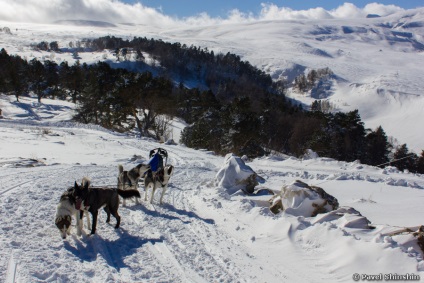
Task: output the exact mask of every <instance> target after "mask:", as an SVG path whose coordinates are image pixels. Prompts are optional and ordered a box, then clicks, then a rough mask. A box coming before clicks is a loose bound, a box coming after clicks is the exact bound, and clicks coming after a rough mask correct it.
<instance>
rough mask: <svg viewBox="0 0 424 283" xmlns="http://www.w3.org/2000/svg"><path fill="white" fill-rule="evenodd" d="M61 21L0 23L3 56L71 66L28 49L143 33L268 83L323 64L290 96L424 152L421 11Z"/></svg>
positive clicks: (61, 56)
mask: <svg viewBox="0 0 424 283" xmlns="http://www.w3.org/2000/svg"><path fill="white" fill-rule="evenodd" d="M62 23H63V22H62ZM66 23H67V25H58V24H55V25H42V24H23V23H10V22H3V23H0V26H7V27H9V28H10V30H11V32H12V34H5V33H2V34H1V37H0V45H1V46H2V47H4V48H5V49H6V50H7V51H8V52H9V53H12V54H13V53H14V54H20V55H23V56H26V57H27V58H28V59H31V58H34V57H37V58H42V59H43V58H44V59H52V60H56V61H58V62H60V61H64V60H66V61H69V62H70V63H72V62H74V61H75V58H73V57H72V56H71V55H72V54H71V53H58V54H51V53H46V52H38V51H33V50H31V48H30V47H29V46H30V44H33V43H38V42H40V41H42V40H45V41H53V40H54V41H58V42H59V45H60V46H62V47H68V44H69V42H75V41H81V40H83V39H84V38H95V37H100V36H105V35H114V36H117V37H123V38H132V37H134V36H142V37H144V36H146V37H147V38H149V37H153V38H157V39H162V40H164V41H170V42H181V43H183V44H186V45H191V44H193V45H196V46H201V47H207V48H208V49H209V50H213V51H214V52H215V53H216V52H222V53H224V54H225V53H227V52H231V53H235V54H238V55H240V56H241V57H242V59H243V60H247V61H249V62H250V63H251V64H253V65H254V66H257V67H258V68H260V69H262V70H264V71H265V72H267V73H269V74H270V75H271V76H272V78H273V79H275V80H278V79H284V80H287V81H288V82H289V83H291V82H293V80H294V78H295V77H296V76H298V75H300V74H303V73H307V72H308V71H309V70H311V69H320V68H325V67H328V68H330V69H331V70H332V71H333V72H334V76H333V77H332V78H331V79H330V80H329V81H327V82H326V85H325V88H324V92H323V93H321V94H320V95H319V96H317V95H314V93H299V92H297V91H295V90H294V89H291V88H290V89H289V90H288V96H290V97H292V98H294V99H296V100H298V101H300V102H302V103H303V104H304V105H305V106H309V105H310V104H311V103H312V102H313V101H314V100H315V99H317V98H321V99H327V100H329V102H331V104H332V105H334V107H335V109H336V110H340V111H350V110H354V109H358V110H359V113H360V115H361V117H362V119H363V121H364V122H365V126H366V127H367V128H371V129H375V128H376V127H378V126H379V125H381V126H383V128H384V130H385V131H386V133H387V134H388V135H389V136H393V137H395V138H396V139H397V140H398V141H399V143H401V144H402V143H407V144H408V147H409V149H410V150H412V151H415V152H416V153H418V154H419V153H421V150H422V149H424V144H423V142H422V140H423V134H422V129H421V128H422V126H421V125H420V123H419V121H423V120H424V111H422V110H423V109H424V94H423V89H424V80H423V79H422V66H423V65H424V53H423V51H424V29H423V27H424V8H420V9H415V10H408V11H402V12H398V13H395V14H392V15H389V16H377V15H373V16H368V17H363V18H352V19H339V18H326V19H316V20H314V19H296V20H278V21H277V20H272V21H265V20H256V21H254V20H252V21H248V20H246V21H245V22H243V23H226V24H224V23H222V24H216V25H209V26H193V25H191V26H188V25H180V26H175V28H169V27H168V28H160V27H158V26H157V25H155V26H154V27H153V26H148V25H138V24H119V23H113V24H108V23H104V22H94V21H93V22H92V21H66ZM69 24H72V25H69ZM81 24H84V25H83V26H81ZM86 24H87V25H89V26H86ZM51 56H53V57H51ZM79 58H80V61H83V62H88V63H90V62H96V61H99V60H110V59H111V58H113V57H112V56H110V54H104V53H101V54H100V53H91V52H89V53H83V52H80V53H79ZM122 66H124V64H123V65H122ZM192 84H193V85H195V82H193V83H192Z"/></svg>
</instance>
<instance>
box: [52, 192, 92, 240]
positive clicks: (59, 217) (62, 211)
mask: <svg viewBox="0 0 424 283" xmlns="http://www.w3.org/2000/svg"><path fill="white" fill-rule="evenodd" d="M73 190H74V188H69V189H68V190H67V191H65V192H64V193H63V194H62V195H61V196H60V201H59V204H58V205H57V207H56V216H55V224H56V227H57V228H58V229H59V231H60V236H61V237H62V239H66V236H67V235H70V234H71V224H72V216H75V219H76V222H77V225H76V227H77V235H78V236H81V234H82V226H83V222H82V220H81V217H80V213H79V211H78V210H77V209H76V208H75V198H74V197H73ZM90 226H91V224H90V218H89V217H87V227H90Z"/></svg>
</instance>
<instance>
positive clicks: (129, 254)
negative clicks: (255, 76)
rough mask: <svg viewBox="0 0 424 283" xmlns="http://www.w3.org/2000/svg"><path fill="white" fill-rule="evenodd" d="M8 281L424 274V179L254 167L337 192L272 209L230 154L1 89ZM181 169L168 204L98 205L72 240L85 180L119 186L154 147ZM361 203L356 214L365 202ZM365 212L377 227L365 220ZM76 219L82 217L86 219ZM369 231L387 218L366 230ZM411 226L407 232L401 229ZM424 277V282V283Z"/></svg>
mask: <svg viewBox="0 0 424 283" xmlns="http://www.w3.org/2000/svg"><path fill="white" fill-rule="evenodd" d="M0 105H1V106H0V108H2V109H3V116H4V118H3V119H0V180H1V183H0V215H1V218H0V267H1V268H0V281H1V282H249V283H251V282H323V281H325V282H351V281H352V277H353V276H354V274H359V276H363V275H378V274H380V273H381V274H383V275H387V276H389V275H393V276H414V277H413V278H415V279H416V278H417V276H419V277H420V278H423V277H424V260H423V253H422V251H420V248H419V247H418V245H417V242H416V238H414V236H413V235H412V234H411V233H406V232H404V231H403V230H404V228H405V227H408V228H410V229H411V230H416V229H417V228H418V226H419V225H422V224H424V223H423V218H422V215H423V214H424V206H423V205H422V200H423V197H424V177H423V176H422V175H414V174H410V173H407V172H399V171H397V170H396V169H395V168H394V167H387V168H386V169H384V170H382V169H379V168H374V167H369V166H366V165H361V164H358V163H344V162H338V161H334V160H331V159H327V158H315V159H314V158H312V159H305V160H299V159H295V158H289V157H287V156H269V157H263V158H259V159H255V160H253V161H251V162H248V163H247V164H248V166H250V167H251V168H252V169H253V170H254V171H255V172H256V173H257V174H258V175H259V176H261V177H262V178H263V179H264V183H263V184H261V185H260V186H259V187H257V189H256V191H258V190H259V189H269V190H272V191H275V192H278V191H279V190H280V189H281V188H282V187H283V185H286V184H289V183H291V182H293V181H294V180H302V181H303V182H306V183H308V184H310V185H318V186H320V187H322V188H323V189H324V190H325V191H326V192H328V193H329V194H331V195H333V196H334V197H336V198H337V199H338V202H339V204H340V206H341V209H340V210H338V211H337V213H338V214H335V213H327V214H318V215H317V216H315V217H302V216H293V215H290V214H286V213H281V214H278V215H274V214H273V213H271V212H270V210H269V208H268V202H267V201H268V200H269V199H270V198H271V196H270V195H266V194H258V195H254V196H246V195H244V194H243V193H240V192H236V193H235V194H233V195H228V193H227V191H226V190H224V189H223V188H220V187H219V186H218V182H217V180H216V179H215V178H216V175H217V173H218V171H219V170H220V168H222V167H223V166H224V157H220V156H216V155H213V154H212V153H210V152H205V151H196V150H193V149H189V148H186V147H184V146H181V145H172V146H171V145H163V144H158V143H157V142H155V141H152V140H149V139H140V138H137V137H135V136H131V135H123V134H118V133H114V132H110V131H107V130H105V129H103V128H100V127H98V126H90V125H81V124H76V123H73V122H71V121H69V118H70V117H71V116H72V109H73V107H74V106H73V105H72V104H71V103H68V102H64V101H55V100H48V99H45V100H43V103H41V104H39V103H37V100H36V98H29V97H21V99H20V102H15V101H14V99H13V97H6V96H4V95H0ZM159 146H161V147H164V148H165V149H166V150H167V151H168V153H169V159H168V163H170V164H173V165H174V166H175V173H174V175H173V176H172V178H171V183H170V187H169V189H168V191H167V193H166V195H165V197H164V204H163V205H158V199H159V195H156V198H155V201H154V203H153V205H151V204H149V203H147V202H145V201H141V204H139V205H135V204H134V202H132V201H128V202H127V206H126V207H123V206H121V207H120V209H119V213H120V215H121V217H122V221H121V227H120V228H119V229H117V230H115V229H114V227H113V226H114V224H115V222H114V219H113V218H112V220H111V224H106V223H105V219H106V215H105V213H104V212H102V211H101V212H100V214H99V222H98V227H97V234H96V235H94V236H88V233H89V231H88V229H87V227H85V233H84V234H83V235H82V237H78V236H77V235H76V229H75V228H73V229H72V235H71V236H70V237H68V238H67V239H66V240H62V239H61V237H60V236H59V231H58V230H57V228H56V227H55V224H54V216H55V213H56V205H57V204H58V202H59V197H60V195H61V194H62V192H63V191H65V190H66V189H67V188H68V187H70V186H72V185H73V184H74V182H75V181H78V182H80V180H81V178H82V177H83V176H88V177H89V178H91V180H92V183H93V185H95V186H100V185H106V186H114V185H115V184H116V178H117V176H118V164H123V165H124V168H126V169H129V168H131V167H133V166H134V165H136V164H137V163H138V162H142V161H146V160H147V158H148V153H149V151H150V150H151V149H153V148H156V147H159ZM355 210H356V211H355ZM358 213H361V214H362V216H363V217H366V218H367V219H368V220H369V221H370V222H371V223H370V225H368V224H367V222H366V221H365V220H364V218H363V217H361V216H360V215H359V214H358ZM74 223H75V222H74ZM368 226H372V227H375V228H374V229H368ZM402 232H404V233H402ZM421 280H422V279H421Z"/></svg>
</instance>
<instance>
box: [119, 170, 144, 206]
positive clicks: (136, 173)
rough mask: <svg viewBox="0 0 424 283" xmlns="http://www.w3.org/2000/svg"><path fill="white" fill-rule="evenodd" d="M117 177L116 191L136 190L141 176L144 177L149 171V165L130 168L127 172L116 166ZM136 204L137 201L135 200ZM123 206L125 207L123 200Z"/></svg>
mask: <svg viewBox="0 0 424 283" xmlns="http://www.w3.org/2000/svg"><path fill="white" fill-rule="evenodd" d="M118 169H119V175H118V189H121V190H127V189H136V190H137V189H138V181H139V180H140V178H141V176H143V175H144V173H146V172H147V171H148V170H149V169H150V165H146V164H142V163H141V164H138V165H137V166H136V167H134V168H132V169H131V170H129V171H124V167H123V166H122V165H119V166H118ZM136 203H137V204H138V199H137V198H136ZM123 205H124V206H125V205H126V202H125V199H124V200H123Z"/></svg>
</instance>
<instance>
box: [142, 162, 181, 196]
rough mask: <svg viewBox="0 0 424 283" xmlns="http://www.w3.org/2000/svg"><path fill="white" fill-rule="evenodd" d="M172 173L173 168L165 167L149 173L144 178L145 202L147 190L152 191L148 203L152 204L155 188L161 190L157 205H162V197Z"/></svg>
mask: <svg viewBox="0 0 424 283" xmlns="http://www.w3.org/2000/svg"><path fill="white" fill-rule="evenodd" d="M172 173H174V166H172V165H166V166H165V167H164V168H162V169H160V170H158V171H157V172H155V173H153V172H151V171H149V172H148V173H147V174H146V175H145V177H144V200H145V201H147V189H149V188H151V189H152V195H151V197H150V203H153V197H154V195H155V191H156V189H157V188H162V194H161V195H160V200H159V203H160V204H162V199H163V196H164V195H165V192H166V189H167V188H168V183H169V179H170V178H171V176H172Z"/></svg>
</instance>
